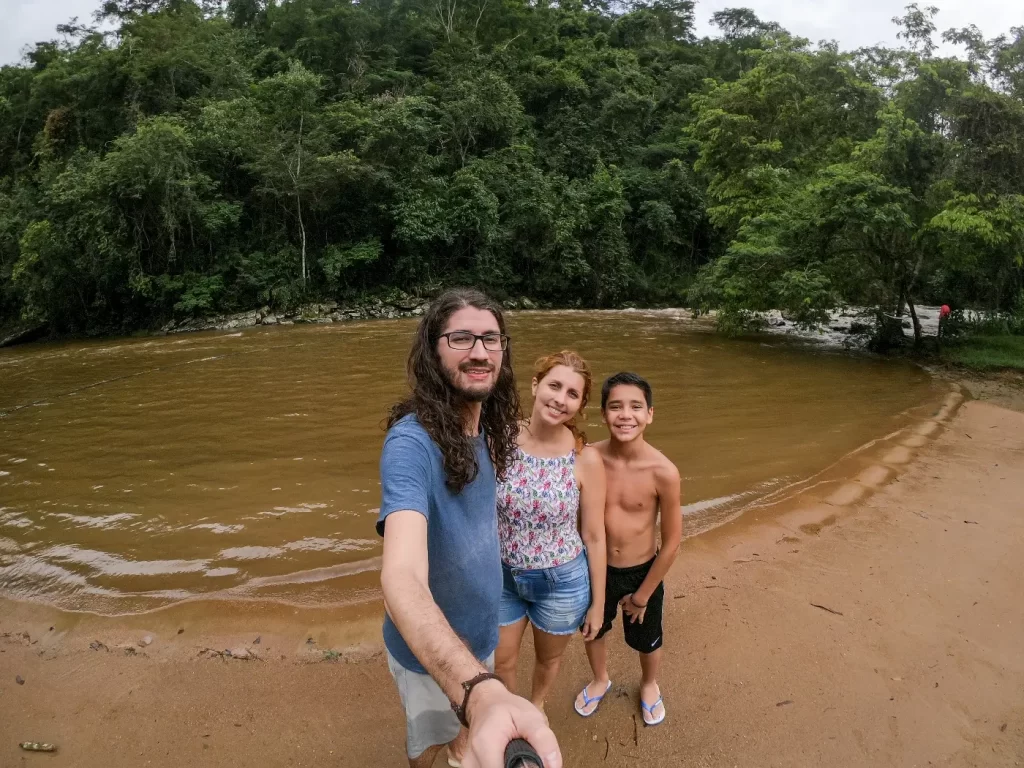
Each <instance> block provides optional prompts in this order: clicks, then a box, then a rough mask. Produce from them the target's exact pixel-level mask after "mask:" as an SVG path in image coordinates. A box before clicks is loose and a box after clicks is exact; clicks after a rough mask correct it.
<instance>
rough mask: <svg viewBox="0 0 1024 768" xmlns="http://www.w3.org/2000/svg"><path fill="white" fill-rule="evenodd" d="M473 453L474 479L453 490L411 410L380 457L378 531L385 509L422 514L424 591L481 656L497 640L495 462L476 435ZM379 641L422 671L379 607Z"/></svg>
mask: <svg viewBox="0 0 1024 768" xmlns="http://www.w3.org/2000/svg"><path fill="white" fill-rule="evenodd" d="M476 460H477V466H478V467H479V471H478V472H477V476H476V477H475V478H474V479H473V482H471V483H470V484H469V485H467V486H466V487H465V488H463V489H462V493H458V494H456V493H452V492H451V491H450V490H449V489H448V486H447V485H446V484H445V473H444V461H443V459H442V458H441V450H440V449H439V448H438V447H437V444H436V443H434V441H433V439H431V437H430V435H429V434H428V433H427V431H426V430H425V429H424V428H423V425H421V424H420V422H419V420H417V418H416V417H415V416H414V415H409V416H406V417H404V418H403V419H401V420H400V421H398V422H397V423H396V424H395V425H394V426H393V427H391V429H389V430H388V434H387V437H385V438H384V451H383V452H382V453H381V457H380V486H381V505H380V516H379V517H378V518H377V533H378V534H379V535H381V536H383V535H384V522H385V520H386V518H387V516H388V515H390V514H391V513H392V512H398V511H399V510H403V509H410V510H413V511H416V512H420V513H422V514H423V516H424V517H425V518H427V557H428V558H429V577H428V578H429V585H430V592H431V594H432V595H433V597H434V602H436V603H437V606H438V607H439V608H440V609H441V612H442V613H443V614H444V615H445V618H446V619H448V623H449V624H450V625H451V628H452V629H453V630H454V631H455V633H456V634H457V635H459V637H461V638H462V639H463V640H464V641H465V643H466V645H467V646H469V649H470V650H471V651H472V652H473V655H474V656H476V658H478V659H480V660H481V661H483V660H484V659H486V658H487V657H488V656H490V655H491V654H492V653H493V652H494V649H495V648H497V647H498V602H499V601H500V599H501V557H500V555H499V552H498V517H497V507H496V501H497V487H496V483H495V478H494V465H493V464H492V463H491V456H490V452H489V451H488V450H487V443H486V441H485V440H484V438H483V436H482V435H481V436H480V437H478V438H476ZM384 645H385V646H386V647H387V649H388V651H389V652H390V653H391V655H392V656H394V657H395V659H396V660H397V661H398V663H399V664H401V665H402V666H403V667H405V668H406V669H408V670H411V671H413V672H419V673H421V674H426V670H425V669H424V668H423V665H422V664H420V663H419V661H418V660H417V659H416V657H415V656H414V655H413V653H412V651H411V650H409V646H408V645H406V642H405V640H403V639H402V636H401V635H400V634H399V633H398V628H397V627H396V626H395V625H394V622H392V621H391V617H390V616H388V615H386V614H385V616H384Z"/></svg>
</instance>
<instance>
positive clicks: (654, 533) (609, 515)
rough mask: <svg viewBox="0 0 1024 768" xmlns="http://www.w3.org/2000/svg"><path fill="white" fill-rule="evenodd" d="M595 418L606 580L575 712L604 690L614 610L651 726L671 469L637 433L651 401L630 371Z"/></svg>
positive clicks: (656, 702) (604, 396)
mask: <svg viewBox="0 0 1024 768" xmlns="http://www.w3.org/2000/svg"><path fill="white" fill-rule="evenodd" d="M601 414H602V416H603V418H604V421H605V423H606V424H607V425H608V431H609V433H610V435H611V437H610V438H609V439H608V440H604V441H602V442H600V443H597V444H596V445H595V446H594V447H595V448H597V450H598V452H599V453H600V454H601V458H602V459H603V460H604V468H605V475H606V477H607V482H608V491H607V495H606V501H605V512H604V519H605V536H606V540H607V544H608V578H607V582H606V586H605V603H604V625H603V626H602V627H601V631H600V632H599V633H598V635H597V639H596V640H593V641H591V642H589V643H587V646H586V647H587V658H589V659H590V668H591V669H592V670H593V672H594V679H593V680H592V681H591V683H590V684H589V685H588V686H587V687H586V688H584V689H583V690H582V691H580V694H579V696H577V697H576V711H577V712H578V713H579V714H580V715H582V716H583V717H589V716H590V715H592V714H594V712H595V711H597V707H598V705H599V704H600V703H601V699H603V698H604V696H605V694H606V693H608V691H609V690H611V687H612V683H611V680H609V679H608V651H607V647H606V642H605V639H604V636H605V634H606V633H607V632H608V630H610V629H611V628H612V622H613V621H614V620H615V616H616V615H617V614H618V609H619V607H620V606H621V608H622V624H623V630H624V633H625V636H626V645H628V646H629V647H630V648H632V649H633V650H635V651H637V652H638V653H639V654H640V671H641V681H640V707H641V714H642V716H643V718H644V723H645V724H647V725H658V724H659V723H661V722H662V721H663V720H664V719H665V704H664V703H663V702H662V698H661V689H660V688H659V687H658V681H657V675H658V666H659V664H660V663H661V655H662V654H661V645H662V631H661V614H662V605H663V603H664V599H665V587H664V585H663V584H662V579H664V578H665V574H666V573H668V569H669V567H670V566H671V565H672V561H673V560H675V557H676V552H677V551H678V549H679V542H680V540H681V539H682V534H683V516H682V513H681V511H680V507H679V470H678V469H676V466H675V465H674V464H673V463H672V462H671V461H669V460H668V459H667V458H666V457H665V456H664V454H662V453H661V452H660V451H658V450H656V449H655V448H654V447H652V446H651V445H649V444H648V443H647V442H646V441H645V440H644V430H645V429H647V427H648V425H649V424H650V423H651V422H652V421H653V420H654V401H653V396H652V393H651V385H650V384H648V383H647V381H645V380H644V379H643V378H641V377H640V376H637V375H636V374H635V373H617V374H615V375H614V376H612V377H611V378H609V379H608V380H607V381H606V382H605V383H604V386H603V387H602V388H601ZM659 512H660V513H661V547H660V549H659V547H658V517H659Z"/></svg>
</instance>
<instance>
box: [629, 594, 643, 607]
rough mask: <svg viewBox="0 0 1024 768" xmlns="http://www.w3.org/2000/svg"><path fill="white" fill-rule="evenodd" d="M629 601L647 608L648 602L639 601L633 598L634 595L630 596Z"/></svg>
mask: <svg viewBox="0 0 1024 768" xmlns="http://www.w3.org/2000/svg"><path fill="white" fill-rule="evenodd" d="M629 602H631V603H632V604H633V605H635V606H636V607H637V608H646V607H647V603H638V602H637V601H636V600H634V599H633V596H632V595H630V596H629Z"/></svg>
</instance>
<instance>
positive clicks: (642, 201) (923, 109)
mask: <svg viewBox="0 0 1024 768" xmlns="http://www.w3.org/2000/svg"><path fill="white" fill-rule="evenodd" d="M713 21H714V24H715V26H716V27H717V29H718V30H719V34H718V35H717V36H716V37H713V38H703V39H697V38H696V36H695V35H694V32H693V29H694V4H693V2H691V1H690V0H649V1H648V2H640V1H637V2H633V3H631V4H630V3H627V4H624V5H623V4H615V5H610V4H608V3H607V2H605V1H604V0H584V2H580V0H565V1H564V2H559V3H557V4H556V3H549V2H546V0H537V1H536V2H525V1H524V0H359V2H352V1H351V0H276V1H275V0H226V2H217V1H216V0H198V1H196V0H108V2H106V3H105V4H104V5H103V6H102V7H101V8H100V9H99V11H98V13H97V15H96V17H95V19H94V20H92V22H91V23H87V24H80V23H78V22H77V21H73V22H70V23H68V24H66V25H63V26H61V27H58V29H57V30H56V34H55V38H56V39H55V40H54V41H51V42H46V43H41V44H37V45H36V46H35V47H34V48H33V49H32V50H30V51H28V52H27V54H26V56H25V58H24V60H23V62H22V63H21V64H19V65H16V66H6V67H3V68H2V69H0V325H2V324H4V323H7V324H10V323H15V322H21V323H36V324H45V325H46V326H47V327H48V328H49V329H50V330H51V331H52V332H54V333H82V332H91V331H124V330H130V329H135V328H146V327H152V326H154V325H156V324H158V323H161V322H163V321H165V320H167V319H170V318H179V319H180V318H183V317H188V316H194V315H195V316H198V315H204V314H209V313H213V312H221V311H231V310H243V309H249V308H253V307H259V306H262V305H269V306H271V307H275V308H282V307H289V306H295V305H297V304H300V303H302V302H306V301H312V300H316V299H326V298H333V299H336V300H342V301H344V300H354V299H357V298H358V297H360V296H363V295H367V294H372V293H374V292H386V291H390V290H394V289H401V290H405V291H410V292H419V293H423V294H429V293H430V292H431V291H434V290H437V289H438V288H439V287H441V286H445V285H450V284H456V283H458V284H465V283H471V284H475V285H478V286H481V287H483V288H485V289H486V290H488V291H491V292H493V293H494V294H496V295H497V296H499V297H503V298H515V297H522V296H528V297H530V298H532V299H534V300H535V301H541V302H549V303H551V304H553V305H558V306H583V307H608V306H621V305H623V304H625V303H638V304H673V305H692V306H694V307H696V308H700V309H711V308H717V309H720V310H722V314H721V317H722V319H723V321H724V322H725V323H726V324H729V323H737V322H742V321H743V320H744V318H745V317H747V314H748V313H749V312H750V311H751V310H759V309H765V308H781V309H784V310H786V311H788V312H790V313H793V314H795V315H796V316H798V317H800V318H805V319H811V318H813V317H815V315H816V314H818V313H820V312H821V310H822V309H824V308H827V307H832V306H835V305H837V304H838V303H842V302H855V303H861V304H866V305H869V306H875V307H878V308H880V310H881V311H885V312H890V313H894V312H904V311H910V312H912V310H913V305H914V303H915V302H917V303H919V302H922V301H925V302H940V301H941V302H945V303H949V304H951V305H953V306H954V307H967V306H971V307H981V308H986V309H995V310H1003V311H1009V312H1014V311H1018V312H1024V298H1022V297H1024V293H1022V290H1024V268H1022V256H1024V28H1021V27H1018V28H1014V29H1013V30H1011V31H1010V33H1009V34H1007V35H1002V36H999V37H996V38H993V39H988V38H986V37H985V36H984V35H983V34H982V32H981V31H979V30H978V29H977V28H975V27H973V26H972V27H970V28H966V29H961V30H949V31H947V32H943V33H941V34H940V33H938V31H937V29H938V27H937V21H938V19H937V17H936V10H935V9H933V8H919V7H918V6H916V5H911V6H908V7H907V9H906V15H905V16H903V17H900V18H898V19H894V20H893V21H894V23H896V24H897V25H898V26H899V27H900V41H901V45H900V47H898V48H884V47H874V48H868V49H862V50H857V51H852V52H844V51H841V50H839V48H838V47H837V46H836V45H835V44H832V43H828V42H825V43H817V44H812V43H811V42H810V41H807V40H804V39H801V38H798V37H795V36H793V35H792V34H790V33H789V32H787V31H786V30H784V29H782V28H781V27H780V26H779V25H777V24H775V23H772V22H770V21H762V20H760V19H758V18H757V16H756V15H755V14H754V13H753V12H751V11H750V10H748V9H743V8H738V9H732V10H727V11H722V12H719V13H716V14H715V15H714V17H713ZM880 33H881V32H880ZM942 40H944V41H947V42H951V43H955V44H957V45H958V48H957V50H960V51H962V52H963V53H962V55H961V57H959V58H946V57H941V56H939V55H938V54H937V51H938V42H939V41H942Z"/></svg>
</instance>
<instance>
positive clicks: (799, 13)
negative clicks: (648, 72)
mask: <svg viewBox="0 0 1024 768" xmlns="http://www.w3.org/2000/svg"><path fill="white" fill-rule="evenodd" d="M99 2H100V0H0V18H3V20H4V23H3V24H2V25H0V64H8V63H13V62H15V61H17V60H19V59H20V58H21V55H22V53H23V52H24V50H25V48H26V46H31V45H33V44H34V43H36V42H37V41H40V40H52V39H54V38H55V37H56V36H57V33H56V26H57V25H58V24H62V23H64V22H66V21H68V20H69V19H70V18H71V17H72V16H78V17H79V19H80V20H81V21H88V20H90V18H91V15H92V12H93V11H95V10H96V9H97V8H98V7H99ZM921 4H922V5H935V6H937V7H938V8H939V15H938V17H937V18H936V25H937V26H938V29H939V32H941V31H942V30H945V29H949V28H950V27H958V28H959V27H965V26H968V25H969V24H972V23H973V24H976V25H977V26H978V27H980V28H981V30H982V32H983V33H984V34H985V35H986V36H987V37H994V36H996V35H998V34H1002V33H1004V32H1007V31H1008V30H1009V29H1010V27H1012V26H1020V25H1024V6H1022V4H1021V2H1020V0H923V2H922V3H921ZM905 5H906V0H857V2H851V0H698V3H697V20H698V23H697V33H698V34H699V35H714V34H716V30H715V29H714V28H713V27H712V26H711V25H710V23H709V22H710V19H711V14H712V13H714V12H715V11H720V10H722V9H724V8H735V7H742V6H747V7H750V8H753V9H754V11H755V13H757V15H758V16H759V17H760V18H762V19H763V20H765V21H777V22H778V23H779V24H781V25H782V26H783V27H785V28H786V29H788V30H789V31H790V32H792V33H794V34H797V35H800V36H801V37H806V38H809V39H810V40H811V41H812V42H818V41H819V40H832V39H835V40H838V41H839V44H840V47H841V48H844V49H851V48H859V47H860V46H864V45H874V44H875V43H879V42H884V43H889V44H893V43H895V42H896V27H895V26H893V24H892V23H891V22H890V19H891V18H892V17H893V16H897V15H902V13H903V7H904V6H905ZM936 41H937V40H936Z"/></svg>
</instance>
